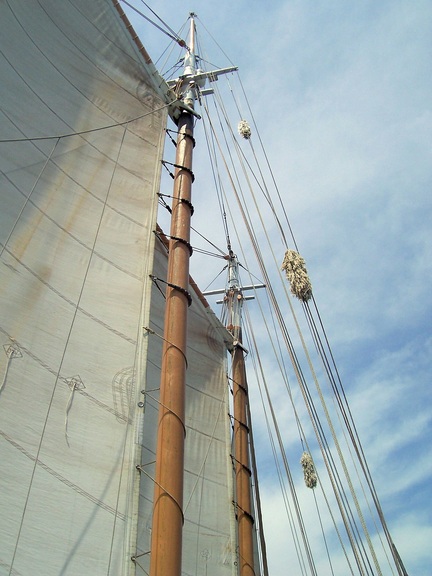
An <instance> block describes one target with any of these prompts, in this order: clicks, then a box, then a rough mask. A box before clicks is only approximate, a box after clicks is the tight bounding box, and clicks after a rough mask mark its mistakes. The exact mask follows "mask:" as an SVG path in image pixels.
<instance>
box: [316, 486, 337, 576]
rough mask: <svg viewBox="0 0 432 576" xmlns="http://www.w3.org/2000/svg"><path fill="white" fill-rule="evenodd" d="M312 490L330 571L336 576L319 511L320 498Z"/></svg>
mask: <svg viewBox="0 0 432 576" xmlns="http://www.w3.org/2000/svg"><path fill="white" fill-rule="evenodd" d="M312 492H313V497H314V500H315V507H316V510H317V514H318V519H319V523H320V526H321V533H322V535H323V540H324V544H325V549H326V553H327V558H328V561H329V565H330V571H331V573H332V574H333V576H334V571H333V564H332V561H331V557H330V551H329V548H328V544H327V538H326V536H325V532H324V526H323V523H322V520H321V514H320V511H319V507H318V500H317V497H316V494H315V490H312Z"/></svg>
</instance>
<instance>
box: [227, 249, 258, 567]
mask: <svg viewBox="0 0 432 576" xmlns="http://www.w3.org/2000/svg"><path fill="white" fill-rule="evenodd" d="M226 298H227V305H228V309H229V310H230V312H231V318H230V325H229V326H228V329H229V330H231V332H232V334H233V336H234V338H235V340H234V349H233V352H232V378H233V396H234V450H235V452H234V459H235V477H236V481H235V487H236V504H237V525H238V556H239V576H255V568H254V566H255V564H254V545H253V530H254V518H253V515H252V489H251V468H250V463H249V427H248V417H247V403H248V386H247V380H246V370H245V363H244V348H243V345H242V329H241V311H242V306H243V294H242V290H241V286H240V281H239V276H238V261H237V257H236V256H235V255H234V254H233V253H232V251H230V253H229V263H228V290H227V296H226Z"/></svg>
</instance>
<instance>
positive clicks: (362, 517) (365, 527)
mask: <svg viewBox="0 0 432 576" xmlns="http://www.w3.org/2000/svg"><path fill="white" fill-rule="evenodd" d="M305 310H309V306H308V305H307V303H306V305H305ZM311 320H313V319H311ZM318 344H320V347H321V343H320V342H318ZM321 357H322V355H321ZM322 359H323V362H325V361H324V358H323V357H322ZM315 383H316V385H318V381H317V380H315ZM318 386H319V385H318ZM317 391H318V395H319V397H320V400H321V404H322V406H323V409H324V413H325V416H326V418H327V422H328V424H329V428H330V431H331V434H332V437H333V441H334V443H335V447H336V450H337V452H338V455H339V459H340V461H341V464H342V468H343V470H344V473H345V477H346V479H347V481H348V486H349V489H350V491H351V495H352V498H353V501H354V504H355V506H356V509H357V514H358V516H359V519H360V523H361V525H362V528H363V532H364V534H365V537H366V541H367V543H368V546H369V550H370V553H371V555H372V558H373V561H374V564H375V568H376V569H377V571H378V574H379V575H381V569H380V567H379V563H378V559H377V557H376V553H375V549H374V547H373V545H372V541H371V538H370V534H369V530H368V528H367V526H366V522H365V520H364V515H363V512H362V510H361V508H360V505H359V503H358V500H357V496H356V493H355V490H354V486H353V484H352V480H351V476H350V474H349V471H348V468H347V466H346V462H345V459H344V457H343V454H342V450H341V449H340V444H339V441H338V440H337V438H336V433H335V431H334V428H333V424H332V422H331V418H330V414H329V412H328V409H327V405H326V403H325V400H324V396H323V394H322V391H321V388H320V387H319V388H317ZM335 392H336V391H335ZM345 423H346V422H345Z"/></svg>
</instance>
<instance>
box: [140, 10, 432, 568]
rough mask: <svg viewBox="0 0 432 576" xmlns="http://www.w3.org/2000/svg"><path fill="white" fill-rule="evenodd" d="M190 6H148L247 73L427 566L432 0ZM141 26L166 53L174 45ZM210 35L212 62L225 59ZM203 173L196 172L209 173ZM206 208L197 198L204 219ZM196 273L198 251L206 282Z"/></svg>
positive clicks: (431, 508)
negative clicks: (194, 18)
mask: <svg viewBox="0 0 432 576" xmlns="http://www.w3.org/2000/svg"><path fill="white" fill-rule="evenodd" d="M134 4H135V5H137V6H139V5H140V4H139V2H138V0H135V2H134ZM195 4H197V5H194V3H191V2H175V1H174V0H169V1H165V2H163V3H160V4H159V3H156V2H155V3H151V6H152V8H153V9H154V10H155V11H156V12H157V13H158V14H159V15H160V17H161V18H162V19H163V20H165V21H166V22H167V23H168V24H169V25H170V26H171V27H172V28H173V29H175V30H178V29H180V27H181V26H182V25H183V23H184V22H185V21H186V19H187V16H188V12H189V11H191V10H193V11H195V12H196V13H197V15H198V18H199V21H201V22H202V24H203V25H204V26H205V28H207V30H209V31H210V32H211V35H212V36H213V37H214V38H216V39H217V41H218V43H219V44H220V45H221V46H222V48H223V50H224V52H225V53H226V54H227V55H228V56H229V58H230V60H231V61H232V62H234V63H235V64H236V65H238V66H239V68H240V75H241V79H242V82H243V85H244V87H245V89H246V91H247V93H248V98H249V102H250V104H251V107H252V110H253V113H254V117H255V120H256V123H257V125H258V127H259V131H260V135H261V138H262V140H263V142H264V145H265V148H266V152H267V154H268V156H269V158H270V162H271V165H272V169H273V171H274V174H275V178H276V180H277V183H278V186H279V189H280V191H281V193H282V196H283V198H284V201H285V205H286V208H287V210H288V214H289V219H290V222H291V225H292V228H293V230H294V235H295V237H296V240H297V243H298V245H299V247H300V252H301V254H302V256H303V257H304V258H305V259H306V262H307V265H308V270H309V274H310V276H311V279H312V284H313V287H314V295H315V298H316V300H317V303H318V306H319V309H320V313H321V316H322V318H323V322H324V325H325V327H326V330H327V334H328V337H329V340H330V342H331V346H332V350H333V353H334V355H335V358H336V362H337V365H338V368H339V371H340V374H341V377H342V381H343V383H344V386H345V389H346V391H347V394H348V398H349V401H350V405H351V409H352V412H353V414H354V419H355V421H356V423H357V425H358V430H359V434H360V437H361V440H362V442H363V446H364V449H365V452H366V455H367V456H368V461H369V465H370V468H371V470H372V475H373V477H374V480H375V483H376V488H377V491H378V494H379V496H380V498H381V503H382V506H383V509H384V512H385V513H386V516H387V520H388V524H389V527H390V531H391V533H392V536H393V539H394V541H395V543H396V545H397V547H398V550H399V552H400V554H401V556H402V558H403V561H404V563H405V566H406V568H407V570H408V573H409V574H410V575H414V574H415V575H416V576H428V575H429V574H430V567H431V565H432V552H431V546H430V542H431V541H432V504H431V501H432V498H431V495H432V491H431V480H432V442H431V438H432V408H431V399H432V398H431V396H432V394H431V386H430V384H431V382H430V381H431V372H432V371H431V367H432V366H431V363H432V362H431V357H432V354H431V352H432V337H431V329H430V326H431V319H432V297H431V289H430V286H431V271H432V270H431V268H432V265H431V262H432V254H431V252H432V248H431V247H432V237H431V236H432V234H431V221H432V200H431V191H430V188H431V184H432V174H431V172H432V170H431V132H432V130H431V129H432V110H431V102H432V101H431V88H432V74H431V66H430V62H431V61H432V58H431V57H432V49H431V48H432V36H431V33H430V32H431V30H432V3H430V2H429V1H426V0H425V1H421V0H419V1H417V0H414V1H413V2H404V1H398V0H394V1H380V2H372V1H364V2H347V1H346V0H345V1H342V0H340V1H339V0H333V1H331V2H323V1H316V2H312V1H307V0H304V1H300V0H297V1H276V2H271V3H263V2H256V1H252V2H246V1H234V2H231V1H230V2H228V1H227V0H221V1H219V2H217V3H211V2H207V3H202V2H201V3H195ZM141 9H142V10H143V11H144V12H145V13H146V14H147V15H148V12H147V11H146V10H145V8H144V7H142V8H141ZM134 24H135V26H136V29H137V31H138V33H139V35H140V37H141V39H142V41H143V43H144V45H145V46H146V48H147V50H148V52H149V53H150V55H151V56H152V58H153V60H156V59H157V57H158V55H159V54H160V53H161V52H162V50H163V49H164V47H165V46H166V44H167V42H168V39H167V38H166V37H164V36H163V35H162V34H161V33H160V32H158V31H157V30H156V29H154V28H152V27H151V26H150V25H149V24H148V23H145V22H141V23H140V22H138V21H137V20H135V19H134ZM202 35H203V39H204V38H207V39H206V43H205V47H206V49H207V53H208V54H209V55H210V58H209V59H211V61H212V63H214V64H215V65H216V66H226V65H229V61H227V59H226V58H225V57H224V56H223V54H221V52H220V50H219V49H218V47H217V46H216V44H214V43H212V41H211V39H210V38H208V37H207V35H206V33H205V32H202ZM213 55H214V56H213ZM198 130H199V129H197V131H198ZM198 138H199V136H198ZM198 154H199V153H198ZM197 171H198V178H197V182H199V178H200V177H201V178H205V177H206V173H205V170H203V171H202V174H199V169H197ZM195 189H198V191H200V190H201V189H200V187H199V185H198V184H196V185H195ZM208 202H209V200H208V199H207V198H206V199H202V198H201V197H200V196H199V195H198V197H195V198H194V204H195V207H196V210H197V211H198V212H199V210H200V209H201V210H202V213H204V216H205V217H206V211H205V205H206V203H208ZM207 218H208V216H207ZM194 225H195V226H196V227H197V228H199V225H198V222H197V217H195V219H194ZM206 226H207V228H206V230H205V231H206V232H207V231H208V224H206ZM213 240H214V238H213ZM222 245H223V242H222ZM282 256H283V254H282ZM281 259H282V257H281ZM197 262H201V261H200V260H199V259H198V260H197ZM201 266H202V264H201ZM218 266H219V265H218V264H217V263H216V264H215V269H214V271H211V272H209V275H210V276H212V277H213V276H215V275H216V274H217V272H218V271H219V268H218ZM195 270H196V272H195V273H194V259H192V263H191V271H192V274H193V275H195V276H196V277H197V279H198V281H199V280H200V278H199V277H200V275H202V273H201V272H200V266H198V265H195ZM203 276H204V277H203V279H202V282H207V278H205V274H204V275H203ZM274 394H275V399H276V400H277V399H278V398H279V396H278V394H279V392H278V391H277V390H275V391H274ZM258 419H259V417H258ZM284 424H285V423H284ZM261 425H262V423H261V422H259V423H258V426H261ZM286 427H287V431H288V433H289V425H288V423H286ZM259 429H260V430H261V429H262V430H263V428H259ZM264 464H265V467H264V469H263V481H262V492H263V496H264V507H265V508H264V512H265V514H266V517H267V522H266V529H267V530H266V531H267V539H268V548H269V550H268V552H269V557H270V559H269V563H270V572H271V574H272V576H283V575H285V574H286V566H287V564H288V563H289V562H290V556H289V554H290V547H289V545H288V544H287V540H288V539H289V533H288V528H287V525H286V519H285V517H284V515H283V514H282V511H281V500H280V495H279V494H278V493H277V492H276V491H275V490H276V489H275V484H276V482H275V478H274V474H273V473H272V472H271V468H270V466H271V464H270V463H269V462H267V461H264ZM317 538H318V536H317ZM322 570H323V571H322V572H321V573H328V572H326V568H323V569H322ZM293 573H294V574H297V572H295V571H294V572H293ZM298 573H299V574H300V572H298ZM339 573H342V572H339ZM384 573H385V574H387V573H390V572H388V571H386V569H384Z"/></svg>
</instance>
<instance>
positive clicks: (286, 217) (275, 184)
mask: <svg viewBox="0 0 432 576" xmlns="http://www.w3.org/2000/svg"><path fill="white" fill-rule="evenodd" d="M237 77H238V79H239V82H240V86H241V89H242V91H243V95H244V98H245V101H246V104H247V107H248V110H249V112H250V114H251V118H252V121H253V125H254V127H255V130H256V133H257V136H258V140H259V142H260V145H261V149H262V151H263V154H264V158H265V160H266V163H267V167H268V169H269V172H270V175H271V178H272V181H273V184H274V186H275V190H276V193H277V196H278V198H279V202H280V205H281V208H282V211H283V214H284V216H285V220H286V223H287V226H288V229H289V231H290V234H291V238H292V240H293V242H294V246H295V248H296V250H297V252H298V248H297V242H296V239H295V236H294V232H293V229H292V228H291V224H290V221H289V218H288V215H287V213H286V209H285V205H284V203H283V201H282V197H281V194H280V191H279V187H278V185H277V182H276V179H275V176H274V173H273V170H272V168H271V165H270V161H269V159H268V156H267V153H266V151H265V148H264V143H263V141H262V139H261V136H260V133H259V130H258V126H257V124H256V122H255V118H254V115H253V113H252V109H251V107H250V104H249V100H248V98H247V95H246V91H245V89H244V86H243V83H242V81H241V78H240V74H237Z"/></svg>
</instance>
